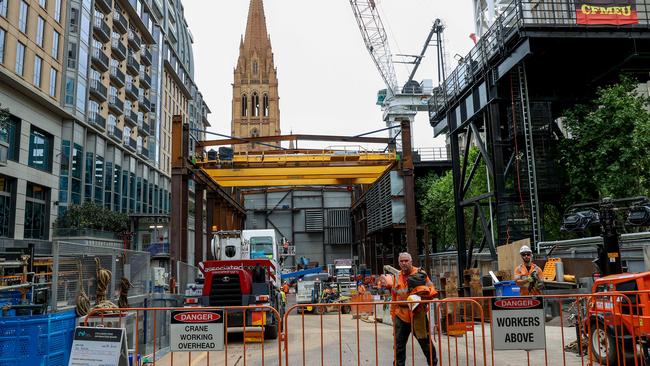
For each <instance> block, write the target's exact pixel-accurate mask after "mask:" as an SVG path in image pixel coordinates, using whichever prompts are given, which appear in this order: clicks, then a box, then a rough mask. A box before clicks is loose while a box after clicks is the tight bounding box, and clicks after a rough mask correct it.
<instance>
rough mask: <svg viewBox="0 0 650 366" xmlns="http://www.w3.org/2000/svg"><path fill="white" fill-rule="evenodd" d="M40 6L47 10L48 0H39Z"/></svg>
mask: <svg viewBox="0 0 650 366" xmlns="http://www.w3.org/2000/svg"><path fill="white" fill-rule="evenodd" d="M38 5H40V6H41V8H43V9H45V8H46V7H47V0H38Z"/></svg>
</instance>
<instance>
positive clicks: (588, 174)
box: [559, 77, 650, 204]
mask: <svg viewBox="0 0 650 366" xmlns="http://www.w3.org/2000/svg"><path fill="white" fill-rule="evenodd" d="M649 106H650V104H649V99H648V98H647V97H645V96H642V95H640V93H638V92H637V84H636V83H635V82H634V81H633V80H632V79H630V78H626V77H623V78H622V79H621V82H620V83H618V84H615V85H611V86H608V87H604V88H600V89H598V91H597V94H596V98H595V99H594V100H593V101H591V102H590V103H587V104H581V105H577V106H575V107H573V108H571V109H570V110H568V111H567V112H566V113H565V120H564V123H565V125H566V128H567V131H568V133H569V138H568V139H566V140H565V141H564V142H563V143H562V145H561V152H560V157H559V162H560V165H561V166H563V168H564V169H565V171H566V174H567V177H568V194H567V195H566V197H565V201H566V202H567V203H568V204H572V203H579V202H585V201H596V200H598V199H600V198H604V197H613V198H623V197H631V196H638V195H647V194H648V190H649V187H648V178H649V174H650V155H649V154H648V152H649V151H650V113H648V108H649Z"/></svg>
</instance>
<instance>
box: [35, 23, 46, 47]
mask: <svg viewBox="0 0 650 366" xmlns="http://www.w3.org/2000/svg"><path fill="white" fill-rule="evenodd" d="M44 35H45V19H43V18H42V17H40V16H39V17H38V20H37V23H36V44H37V45H38V46H39V47H41V48H43V36H44Z"/></svg>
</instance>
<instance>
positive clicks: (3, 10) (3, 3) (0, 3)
mask: <svg viewBox="0 0 650 366" xmlns="http://www.w3.org/2000/svg"><path fill="white" fill-rule="evenodd" d="M8 2H9V0H0V15H2V16H3V17H5V18H6V17H7V3H8Z"/></svg>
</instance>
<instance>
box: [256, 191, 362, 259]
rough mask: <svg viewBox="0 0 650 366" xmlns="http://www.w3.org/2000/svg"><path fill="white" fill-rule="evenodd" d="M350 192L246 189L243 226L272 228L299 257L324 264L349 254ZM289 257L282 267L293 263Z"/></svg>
mask: <svg viewBox="0 0 650 366" xmlns="http://www.w3.org/2000/svg"><path fill="white" fill-rule="evenodd" d="M351 204H352V194H351V192H348V191H347V190H345V189H338V188H335V189H287V190H282V191H280V190H277V189H273V190H264V189H260V190H249V191H247V192H245V195H244V206H245V208H246V229H275V230H276V232H277V233H278V235H279V236H280V237H285V238H287V239H288V240H289V241H290V242H291V243H292V244H293V245H295V247H296V258H295V259H296V260H297V259H298V258H300V257H305V258H309V259H310V260H311V261H315V262H319V265H321V266H322V265H326V264H330V263H333V262H334V259H338V258H351V256H352V228H351V225H352V222H351V219H350V206H351ZM295 263H296V261H295V260H294V259H293V258H290V259H289V260H287V261H286V262H285V266H294V265H295Z"/></svg>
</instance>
